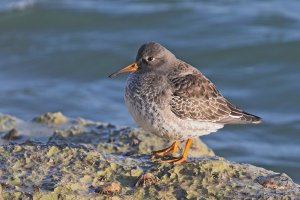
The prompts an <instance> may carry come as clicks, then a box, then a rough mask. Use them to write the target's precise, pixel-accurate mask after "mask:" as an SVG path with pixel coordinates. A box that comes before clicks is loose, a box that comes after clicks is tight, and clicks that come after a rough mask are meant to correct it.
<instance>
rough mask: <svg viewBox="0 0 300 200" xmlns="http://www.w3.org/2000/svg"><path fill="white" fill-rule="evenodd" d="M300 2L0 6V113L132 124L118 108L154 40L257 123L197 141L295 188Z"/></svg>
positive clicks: (299, 168)
mask: <svg viewBox="0 0 300 200" xmlns="http://www.w3.org/2000/svg"><path fill="white" fill-rule="evenodd" d="M299 10H300V2H299V1H298V0H290V1H288V2H287V1H284V0H269V1H259V0H251V1H250V0H244V1H236V0H230V1H220V0H214V1H184V2H183V1H170V2H167V3H161V2H160V1H139V2H137V1H96V0H95V1H94V0H85V1H76V0H40V1H38V0H14V1H13V0H2V1H1V2H0V70H1V73H0V112H2V113H7V114H11V115H14V116H17V117H19V118H22V119H25V120H30V119H32V118H33V117H34V116H36V115H39V114H41V113H44V112H49V111H52V112H54V111H61V112H63V113H64V114H66V115H68V116H71V117H79V116H80V117H85V118H89V119H94V120H102V121H108V122H112V123H115V124H120V125H130V126H134V122H133V120H132V118H131V117H130V115H129V113H128V112H127V108H126V106H125V104H124V102H123V88H124V84H125V79H126V76H120V77H119V78H117V79H108V78H107V75H108V74H110V73H111V72H113V71H115V70H116V69H118V68H120V67H122V66H124V65H126V64H129V63H131V62H132V61H133V60H134V58H135V56H136V51H137V49H138V48H139V46H140V45H141V44H143V43H145V42H147V41H153V40H154V41H158V42H160V43H162V44H163V45H165V46H166V47H168V48H169V49H170V50H171V51H172V52H174V53H175V54H176V55H177V57H179V58H181V59H183V60H185V61H186V62H188V63H190V64H192V65H194V66H197V67H198V69H199V70H201V71H202V72H203V73H204V74H205V75H207V76H208V77H209V78H210V79H211V80H212V81H213V82H214V83H215V84H216V86H217V87H218V88H219V90H220V91H221V93H222V94H223V95H224V96H225V97H227V98H228V99H229V100H230V101H231V102H233V103H234V104H236V105H238V106H239V107H241V108H243V109H245V110H246V111H248V112H250V113H254V114H256V115H259V116H261V117H262V118H263V120H264V123H263V124H261V125H236V126H226V127H225V128H224V129H222V130H220V131H218V133H215V134H211V135H208V136H205V137H203V140H204V141H205V142H206V143H207V144H208V145H209V146H210V147H211V148H212V149H213V150H214V151H215V152H216V154H217V155H219V156H223V157H225V158H226V159H229V160H233V161H237V162H245V163H253V164H255V165H257V166H262V167H265V168H268V169H270V170H275V171H277V172H285V173H287V174H288V175H289V176H291V177H292V178H293V179H294V180H295V181H296V182H298V183H299V182H300V145H299V141H300V135H299V132H300V131H299V130H300V114H299V113H300V112H299V111H300V109H299V108H300V106H299V100H300V90H299V89H300V86H299V83H298V82H299V78H300V34H299V30H300V12H299Z"/></svg>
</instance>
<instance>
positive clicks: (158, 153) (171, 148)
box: [152, 141, 180, 157]
mask: <svg viewBox="0 0 300 200" xmlns="http://www.w3.org/2000/svg"><path fill="white" fill-rule="evenodd" d="M177 149H180V147H179V141H175V142H173V143H172V144H171V146H169V147H167V148H165V149H161V150H158V151H153V152H152V154H153V155H154V156H157V157H163V156H165V155H166V154H167V153H169V152H171V153H172V154H174V153H175V152H176V150H177Z"/></svg>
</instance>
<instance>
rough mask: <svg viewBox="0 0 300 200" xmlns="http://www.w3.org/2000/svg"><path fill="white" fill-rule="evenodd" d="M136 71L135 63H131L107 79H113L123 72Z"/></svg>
mask: <svg viewBox="0 0 300 200" xmlns="http://www.w3.org/2000/svg"><path fill="white" fill-rule="evenodd" d="M138 69H139V66H138V65H137V64H136V63H132V64H130V65H128V66H126V67H123V68H122V69H120V70H118V71H116V72H114V73H112V74H111V75H109V76H108V77H109V78H113V77H115V76H117V75H119V74H122V73H125V72H134V71H136V70H138Z"/></svg>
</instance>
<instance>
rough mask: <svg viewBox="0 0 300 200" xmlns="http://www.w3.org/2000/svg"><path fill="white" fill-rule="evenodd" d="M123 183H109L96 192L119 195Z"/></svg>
mask: <svg viewBox="0 0 300 200" xmlns="http://www.w3.org/2000/svg"><path fill="white" fill-rule="evenodd" d="M121 189H122V188H121V185H120V183H118V182H112V183H108V184H106V185H104V186H102V187H99V188H97V189H96V190H95V192H96V193H101V194H106V195H117V194H119V193H120V192H121Z"/></svg>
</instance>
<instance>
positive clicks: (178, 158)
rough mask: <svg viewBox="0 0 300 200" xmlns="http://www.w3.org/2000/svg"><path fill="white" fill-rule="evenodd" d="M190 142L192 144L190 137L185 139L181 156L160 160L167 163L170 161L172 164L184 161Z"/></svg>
mask: <svg viewBox="0 0 300 200" xmlns="http://www.w3.org/2000/svg"><path fill="white" fill-rule="evenodd" d="M173 144H174V143H173ZM191 144H192V139H191V138H189V139H188V140H187V141H186V145H185V148H184V151H183V154H182V156H180V157H177V158H172V159H169V160H162V162H167V163H172V164H178V163H183V162H186V160H187V156H188V151H189V149H190V147H191ZM171 146H172V145H171Z"/></svg>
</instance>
